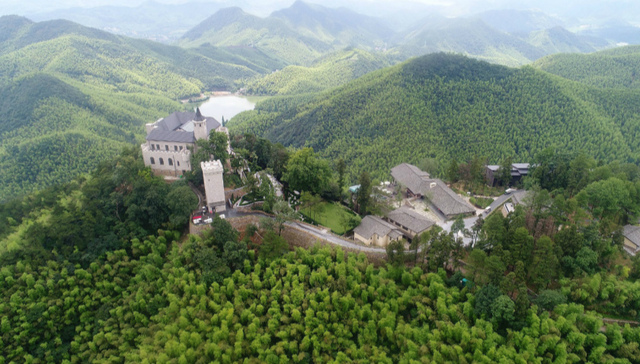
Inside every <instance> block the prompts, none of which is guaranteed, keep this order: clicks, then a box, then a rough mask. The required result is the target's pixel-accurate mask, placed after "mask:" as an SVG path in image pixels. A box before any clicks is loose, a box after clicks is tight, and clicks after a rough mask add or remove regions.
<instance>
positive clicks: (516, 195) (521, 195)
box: [511, 190, 529, 206]
mask: <svg viewBox="0 0 640 364" xmlns="http://www.w3.org/2000/svg"><path fill="white" fill-rule="evenodd" d="M528 194H529V192H528V191H525V190H520V191H516V192H513V194H512V195H511V201H512V202H513V205H514V206H515V205H520V204H521V203H523V202H524V200H525V199H526V198H527V195H528Z"/></svg>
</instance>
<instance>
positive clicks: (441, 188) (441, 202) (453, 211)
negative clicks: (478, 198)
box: [391, 163, 476, 216]
mask: <svg viewBox="0 0 640 364" xmlns="http://www.w3.org/2000/svg"><path fill="white" fill-rule="evenodd" d="M391 176H392V177H393V178H394V179H395V180H396V181H398V182H399V183H401V184H402V185H404V186H406V187H407V188H408V189H409V190H411V192H413V193H414V194H420V195H422V196H427V197H428V198H429V200H431V203H432V204H433V205H434V206H435V207H437V208H438V209H439V210H440V211H442V213H444V214H445V215H447V216H449V215H459V214H468V213H473V212H475V211H476V210H475V209H474V208H473V207H472V206H471V205H469V204H468V203H467V202H466V201H465V200H463V199H462V198H461V197H460V196H458V194H456V193H455V192H453V191H452V190H451V189H450V188H449V187H447V185H446V184H445V183H444V182H442V181H441V180H439V179H437V178H431V177H430V176H429V173H427V172H424V171H422V170H420V168H418V167H416V166H414V165H411V164H408V163H402V164H400V165H398V166H395V167H393V168H392V169H391Z"/></svg>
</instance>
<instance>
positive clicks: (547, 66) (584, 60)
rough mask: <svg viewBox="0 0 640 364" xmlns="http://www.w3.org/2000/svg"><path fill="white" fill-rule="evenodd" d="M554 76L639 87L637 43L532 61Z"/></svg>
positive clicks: (600, 84)
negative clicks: (588, 52) (635, 44)
mask: <svg viewBox="0 0 640 364" xmlns="http://www.w3.org/2000/svg"><path fill="white" fill-rule="evenodd" d="M533 67H536V68H539V69H541V70H544V71H546V72H549V73H553V74H555V75H558V76H561V77H564V78H567V79H570V80H574V81H578V82H581V83H584V84H587V85H590V86H595V87H603V88H630V89H638V88H640V80H639V79H638V77H639V75H640V46H626V47H618V48H613V49H608V50H604V51H600V52H597V53H592V54H555V55H551V56H548V57H545V58H542V59H540V60H538V61H537V62H535V63H534V64H533Z"/></svg>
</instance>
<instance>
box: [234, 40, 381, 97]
mask: <svg viewBox="0 0 640 364" xmlns="http://www.w3.org/2000/svg"><path fill="white" fill-rule="evenodd" d="M389 65H390V62H389V61H388V60H387V58H386V57H384V56H382V55H378V54H373V53H369V52H366V51H363V50H359V49H345V50H342V51H338V52H335V53H331V54H329V55H327V56H324V57H322V58H320V59H318V60H317V61H316V62H314V64H313V65H312V66H310V67H304V66H287V67H285V68H284V69H282V70H280V71H277V72H274V73H271V74H269V75H266V76H264V77H262V78H259V79H257V80H255V81H253V82H250V83H249V84H248V85H246V86H245V88H246V90H247V92H248V93H249V94H254V95H287V94H301V93H308V92H319V91H323V90H326V89H328V88H333V87H337V86H341V85H343V84H345V83H347V82H349V81H351V80H353V79H356V78H358V77H360V76H363V75H364V74H367V73H369V72H372V71H375V70H377V69H380V68H383V67H387V66H389Z"/></svg>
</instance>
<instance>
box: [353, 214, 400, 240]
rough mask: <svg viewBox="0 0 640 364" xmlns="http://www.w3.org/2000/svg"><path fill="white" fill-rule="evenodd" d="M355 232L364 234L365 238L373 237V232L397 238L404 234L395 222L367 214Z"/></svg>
mask: <svg viewBox="0 0 640 364" xmlns="http://www.w3.org/2000/svg"><path fill="white" fill-rule="evenodd" d="M353 232H354V233H356V234H358V235H360V236H362V237H363V238H365V239H371V237H372V236H373V234H377V235H378V236H385V235H389V237H390V238H392V239H396V238H398V237H399V236H402V232H401V231H400V230H399V229H398V228H397V227H396V226H393V224H390V223H388V222H386V221H384V220H382V219H381V218H379V217H377V216H371V215H368V216H365V217H364V218H363V219H362V221H361V222H360V225H358V226H357V227H356V228H355V229H353Z"/></svg>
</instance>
